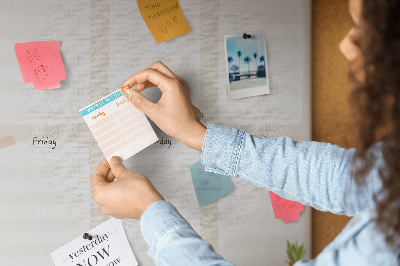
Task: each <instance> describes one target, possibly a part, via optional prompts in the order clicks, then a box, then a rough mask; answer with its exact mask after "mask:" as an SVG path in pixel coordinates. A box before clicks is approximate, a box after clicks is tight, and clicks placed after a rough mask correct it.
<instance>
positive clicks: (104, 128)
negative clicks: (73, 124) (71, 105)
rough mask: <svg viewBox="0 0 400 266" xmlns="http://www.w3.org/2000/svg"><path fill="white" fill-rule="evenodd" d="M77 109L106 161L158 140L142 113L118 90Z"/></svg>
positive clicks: (125, 156)
mask: <svg viewBox="0 0 400 266" xmlns="http://www.w3.org/2000/svg"><path fill="white" fill-rule="evenodd" d="M79 112H80V114H81V115H82V117H83V119H84V120H85V122H86V123H87V125H88V126H89V129H90V131H91V132H92V134H93V137H94V138H95V139H96V141H97V143H98V144H99V146H100V149H101V150H102V152H103V154H104V156H105V157H106V159H107V161H110V159H111V157H112V156H118V157H120V158H121V159H122V160H125V159H128V158H129V157H131V156H132V155H134V154H136V153H138V152H139V151H141V150H143V149H144V148H146V147H147V146H149V145H151V144H152V143H154V142H156V141H157V140H158V138H157V135H156V134H155V133H154V130H153V128H152V127H151V125H150V123H149V121H148V120H147V118H146V116H145V115H144V113H142V112H141V111H140V110H139V109H137V108H136V107H135V106H134V105H133V104H132V103H131V102H129V100H128V99H127V98H126V97H125V96H124V95H123V94H122V93H121V92H120V91H119V90H117V91H115V92H113V93H111V94H109V95H107V96H106V97H104V98H102V99H100V100H98V101H97V102H95V103H93V104H91V105H89V106H87V107H85V108H83V109H81V110H80V111H79Z"/></svg>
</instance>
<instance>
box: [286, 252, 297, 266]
mask: <svg viewBox="0 0 400 266" xmlns="http://www.w3.org/2000/svg"><path fill="white" fill-rule="evenodd" d="M286 253H287V255H288V258H289V260H290V262H291V263H293V264H294V263H296V260H295V259H294V257H293V256H292V254H291V253H290V252H289V251H287V250H286Z"/></svg>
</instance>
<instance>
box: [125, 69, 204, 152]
mask: <svg viewBox="0 0 400 266" xmlns="http://www.w3.org/2000/svg"><path fill="white" fill-rule="evenodd" d="M135 85H136V88H135V89H130V88H132V87H134V86H135ZM150 87H157V88H159V89H160V90H161V92H162V96H161V98H160V100H159V101H158V102H157V103H152V102H150V101H149V100H147V99H146V97H144V96H143V95H142V94H141V93H140V92H141V91H143V90H145V89H146V88H150ZM121 90H122V93H123V94H124V95H125V97H126V98H128V99H129V100H130V101H131V103H132V104H133V105H134V106H136V108H138V109H139V110H140V111H142V112H143V113H145V114H146V115H147V116H148V117H149V118H150V119H151V120H153V122H154V123H156V124H157V126H158V127H159V128H160V129H161V130H162V131H164V132H165V133H166V134H168V135H170V136H171V137H173V138H175V139H177V140H179V141H180V142H182V143H184V144H186V145H187V146H189V147H191V148H193V149H196V150H198V151H201V150H202V146H203V141H204V136H205V134H206V129H207V128H206V127H205V126H204V125H203V124H202V123H201V122H200V119H199V110H198V109H197V108H196V107H194V106H193V104H192V102H191V100H190V96H189V91H188V89H187V86H186V84H185V82H183V81H182V80H181V79H180V78H179V77H178V76H176V75H175V74H174V73H173V72H172V71H171V70H170V69H169V68H168V67H167V66H165V65H164V64H163V63H161V62H156V63H155V64H153V65H151V66H149V67H148V68H147V69H146V70H144V71H142V72H139V73H136V74H133V75H132V76H130V77H129V78H128V79H127V80H126V81H125V82H124V83H123V84H122V86H121Z"/></svg>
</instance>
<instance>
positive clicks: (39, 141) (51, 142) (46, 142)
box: [32, 137, 57, 150]
mask: <svg viewBox="0 0 400 266" xmlns="http://www.w3.org/2000/svg"><path fill="white" fill-rule="evenodd" d="M32 144H33V146H35V145H36V146H38V145H39V146H43V145H45V146H46V145H47V146H53V145H54V146H53V147H52V148H51V149H52V150H54V149H55V148H56V145H57V144H56V140H54V139H51V140H49V137H46V138H45V137H42V139H39V138H38V137H33V139H32Z"/></svg>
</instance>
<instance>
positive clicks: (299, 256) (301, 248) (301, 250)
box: [297, 245, 304, 259]
mask: <svg viewBox="0 0 400 266" xmlns="http://www.w3.org/2000/svg"><path fill="white" fill-rule="evenodd" d="M303 248H304V245H301V246H300V248H299V249H298V250H297V256H298V258H299V259H301V253H303Z"/></svg>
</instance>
